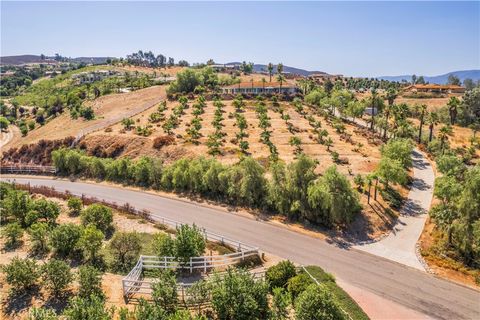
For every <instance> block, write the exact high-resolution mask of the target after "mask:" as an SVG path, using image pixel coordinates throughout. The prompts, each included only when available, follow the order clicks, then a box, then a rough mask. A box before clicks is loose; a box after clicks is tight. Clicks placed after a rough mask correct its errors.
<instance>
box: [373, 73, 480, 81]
mask: <svg viewBox="0 0 480 320" xmlns="http://www.w3.org/2000/svg"><path fill="white" fill-rule="evenodd" d="M450 75H454V76H456V77H458V78H459V79H460V81H462V82H463V80H465V79H472V80H474V81H478V80H480V70H462V71H452V72H449V73H445V74H441V75H438V76H423V78H424V79H425V81H427V82H430V83H437V84H446V83H447V82H448V76H450ZM419 76H420V75H417V77H419ZM378 79H383V80H388V81H402V80H407V81H411V80H412V75H403V76H382V77H378Z"/></svg>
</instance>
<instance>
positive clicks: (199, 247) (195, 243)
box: [175, 224, 205, 263]
mask: <svg viewBox="0 0 480 320" xmlns="http://www.w3.org/2000/svg"><path fill="white" fill-rule="evenodd" d="M204 251H205V238H204V235H203V233H202V232H201V231H200V229H199V228H198V227H197V226H196V225H193V226H189V225H188V224H183V225H181V226H180V227H177V233H176V235H175V257H176V258H177V259H178V260H179V261H181V262H183V263H187V262H189V261H190V258H192V257H198V256H201V255H203V252H204Z"/></svg>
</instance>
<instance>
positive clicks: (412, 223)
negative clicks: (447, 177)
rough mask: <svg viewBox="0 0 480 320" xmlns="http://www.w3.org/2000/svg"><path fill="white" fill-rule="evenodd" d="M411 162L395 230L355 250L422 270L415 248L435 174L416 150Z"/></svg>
mask: <svg viewBox="0 0 480 320" xmlns="http://www.w3.org/2000/svg"><path fill="white" fill-rule="evenodd" d="M412 159H413V176H414V180H413V184H412V188H411V189H410V192H409V193H408V200H407V202H406V204H405V206H404V207H403V208H402V210H401V212H400V214H401V215H400V217H399V218H398V220H397V223H396V224H395V227H394V228H393V230H392V231H391V232H390V234H389V235H388V236H387V237H385V238H383V239H382V240H380V241H377V242H374V243H370V244H366V245H361V246H355V248H356V249H359V250H362V251H366V252H370V253H372V254H374V255H377V256H380V257H384V258H387V259H390V260H393V261H397V262H399V263H403V264H406V265H407V266H410V267H413V268H416V269H419V270H422V271H424V270H425V268H424V266H423V265H422V264H421V263H420V261H419V260H418V257H417V255H416V253H415V246H416V244H417V241H418V238H419V237H420V235H421V234H422V230H423V227H424V225H425V220H426V219H427V216H428V210H429V209H430V204H431V202H432V197H433V184H434V182H435V174H434V172H433V170H432V167H431V165H430V163H429V162H428V161H427V160H426V159H425V157H424V156H423V155H422V153H421V152H420V151H419V150H417V149H415V150H414V151H413V154H412Z"/></svg>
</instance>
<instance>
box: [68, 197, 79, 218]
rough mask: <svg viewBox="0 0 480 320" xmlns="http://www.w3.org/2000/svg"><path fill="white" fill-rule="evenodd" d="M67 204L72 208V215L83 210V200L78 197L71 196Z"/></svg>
mask: <svg viewBox="0 0 480 320" xmlns="http://www.w3.org/2000/svg"><path fill="white" fill-rule="evenodd" d="M67 206H68V209H69V210H70V214H71V215H72V216H77V215H79V214H80V211H82V207H83V203H82V200H81V199H79V198H76V197H70V198H68V200H67Z"/></svg>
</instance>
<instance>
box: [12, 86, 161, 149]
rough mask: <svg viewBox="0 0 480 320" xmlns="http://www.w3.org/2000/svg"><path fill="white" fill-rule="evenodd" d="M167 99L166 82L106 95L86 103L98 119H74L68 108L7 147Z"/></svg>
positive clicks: (75, 130) (97, 125)
mask: <svg viewBox="0 0 480 320" xmlns="http://www.w3.org/2000/svg"><path fill="white" fill-rule="evenodd" d="M163 99H165V86H154V87H149V88H146V89H141V90H137V91H133V92H129V93H121V94H112V95H107V96H102V97H100V98H98V99H96V100H93V101H88V102H87V103H86V104H87V105H90V106H91V107H92V108H93V110H94V111H95V119H94V120H90V121H86V120H83V119H80V118H79V119H76V120H74V119H72V118H71V117H70V114H69V113H68V112H64V113H63V114H62V115H61V116H59V117H56V118H54V119H52V120H51V121H49V122H48V123H47V124H45V125H44V126H41V127H37V128H36V129H35V130H32V131H30V132H29V133H28V135H27V136H26V137H21V136H19V135H15V137H14V138H13V139H12V140H11V141H10V142H9V143H8V144H7V146H6V147H13V146H20V145H24V144H30V143H33V142H37V141H39V140H42V139H47V140H53V139H61V138H65V137H69V136H77V135H78V134H81V133H82V132H89V131H90V130H95V129H102V128H103V127H105V126H107V125H109V124H111V123H115V122H118V121H121V120H122V119H123V118H124V117H128V116H130V115H132V114H135V113H137V112H139V111H141V110H144V109H145V108H148V107H150V106H152V105H154V104H156V103H158V102H159V101H161V100H163Z"/></svg>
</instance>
